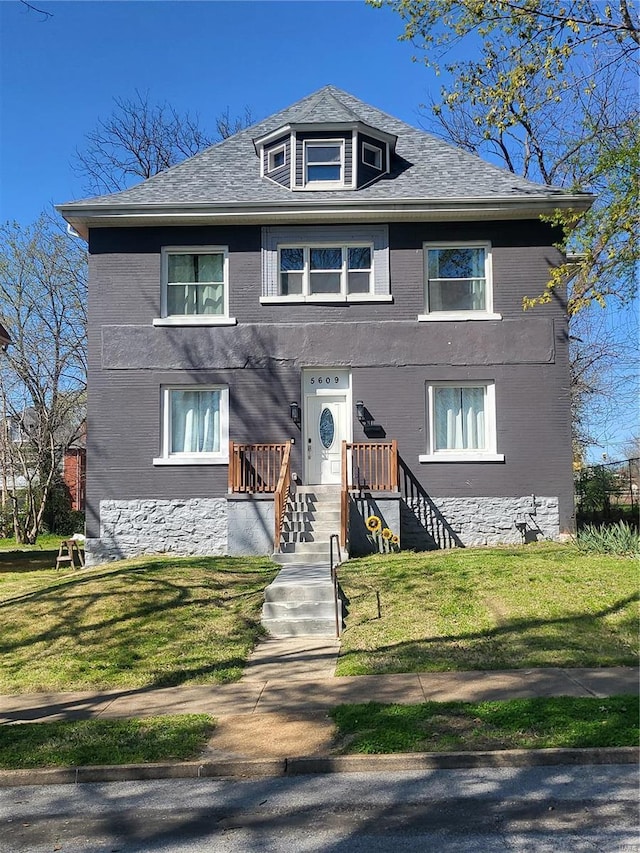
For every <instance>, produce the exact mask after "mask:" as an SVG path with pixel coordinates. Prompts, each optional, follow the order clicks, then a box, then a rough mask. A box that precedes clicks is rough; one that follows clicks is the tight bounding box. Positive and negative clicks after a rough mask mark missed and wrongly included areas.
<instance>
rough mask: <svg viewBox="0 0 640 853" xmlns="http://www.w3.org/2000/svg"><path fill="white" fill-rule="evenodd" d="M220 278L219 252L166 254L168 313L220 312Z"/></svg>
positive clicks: (222, 310) (222, 291) (221, 309)
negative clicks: (209, 253) (212, 253)
mask: <svg viewBox="0 0 640 853" xmlns="http://www.w3.org/2000/svg"><path fill="white" fill-rule="evenodd" d="M223 280H224V258H223V256H222V255H221V254H216V255H169V281H168V285H169V286H168V293H167V302H168V305H167V309H168V313H169V314H224V284H223ZM202 282H204V284H203V283H202Z"/></svg>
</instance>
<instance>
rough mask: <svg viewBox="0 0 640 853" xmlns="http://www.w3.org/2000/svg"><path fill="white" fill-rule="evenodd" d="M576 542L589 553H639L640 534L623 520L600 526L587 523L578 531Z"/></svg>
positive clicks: (582, 549)
mask: <svg viewBox="0 0 640 853" xmlns="http://www.w3.org/2000/svg"><path fill="white" fill-rule="evenodd" d="M576 543H577V545H578V548H579V549H580V550H581V551H585V552H587V553H591V554H621V555H623V556H624V555H629V556H631V555H637V554H640V534H639V533H638V531H637V530H634V529H633V528H632V527H630V526H629V525H628V524H626V523H625V522H624V521H619V522H618V523H617V524H612V525H609V526H600V527H599V526H597V525H595V524H587V525H586V526H585V527H583V529H582V530H580V531H579V532H578V535H577V536H576Z"/></svg>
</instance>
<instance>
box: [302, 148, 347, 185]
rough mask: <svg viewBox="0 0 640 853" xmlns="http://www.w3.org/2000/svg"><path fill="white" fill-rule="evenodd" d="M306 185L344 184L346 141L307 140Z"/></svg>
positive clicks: (305, 154) (305, 155) (305, 160)
mask: <svg viewBox="0 0 640 853" xmlns="http://www.w3.org/2000/svg"><path fill="white" fill-rule="evenodd" d="M304 175H305V184H317V183H327V184H343V183H344V177H343V176H344V141H343V140H341V139H337V140H317V141H315V140H314V141H310V140H306V141H305V144H304Z"/></svg>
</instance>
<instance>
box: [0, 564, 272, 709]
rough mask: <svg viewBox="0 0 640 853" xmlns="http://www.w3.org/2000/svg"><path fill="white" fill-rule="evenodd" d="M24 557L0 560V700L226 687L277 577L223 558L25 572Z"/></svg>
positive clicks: (256, 631)
mask: <svg viewBox="0 0 640 853" xmlns="http://www.w3.org/2000/svg"><path fill="white" fill-rule="evenodd" d="M34 553H37V552H33V551H26V552H22V551H21V552H14V553H13V555H12V554H11V553H8V552H5V553H4V554H3V555H2V557H3V558H4V562H3V563H2V567H1V569H0V655H1V659H2V666H1V667H0V693H10V692H11V693H13V692H22V693H24V692H32V691H43V690H53V691H55V690H84V689H106V688H112V687H117V688H126V687H160V686H168V685H174V684H196V683H199V684H202V683H207V682H214V681H215V682H226V681H234V680H236V679H238V678H239V677H240V675H241V674H242V668H243V665H244V662H245V660H246V658H247V655H248V654H249V651H250V650H251V649H252V647H253V646H254V645H255V643H256V641H257V639H258V637H259V636H260V635H261V633H262V629H261V627H260V608H261V606H262V599H263V591H264V588H265V587H266V586H267V584H269V583H270V581H271V579H272V578H273V577H274V576H275V573H276V571H277V567H276V566H274V564H273V563H271V562H270V561H269V560H267V559H266V558H264V559H263V558H232V557H147V558H139V559H136V560H126V561H122V562H118V563H110V564H108V565H104V566H99V567H96V568H94V569H77V570H75V571H69V570H68V569H64V570H59V571H56V570H55V569H42V568H40V567H39V566H38V564H37V563H36V564H35V565H34V564H31V563H29V560H30V559H31V558H32V556H33V554H34ZM30 566H31V568H30Z"/></svg>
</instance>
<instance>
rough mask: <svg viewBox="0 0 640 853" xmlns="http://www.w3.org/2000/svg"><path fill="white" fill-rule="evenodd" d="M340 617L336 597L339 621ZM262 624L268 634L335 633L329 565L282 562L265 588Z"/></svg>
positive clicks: (328, 635)
mask: <svg viewBox="0 0 640 853" xmlns="http://www.w3.org/2000/svg"><path fill="white" fill-rule="evenodd" d="M342 618H343V612H342V601H341V600H340V599H338V619H339V622H340V625H342ZM262 624H263V626H264V627H265V628H266V630H267V631H268V632H269V634H271V636H272V637H335V636H336V611H335V594H334V588H333V581H332V580H331V570H330V568H329V566H328V565H327V566H318V565H314V564H308V565H304V564H300V563H298V564H294V565H290V566H284V567H283V568H282V569H281V570H280V572H279V573H278V575H277V577H276V578H275V580H274V581H273V582H272V583H270V584H269V586H268V587H267V588H266V590H265V602H264V604H263V606H262Z"/></svg>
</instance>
